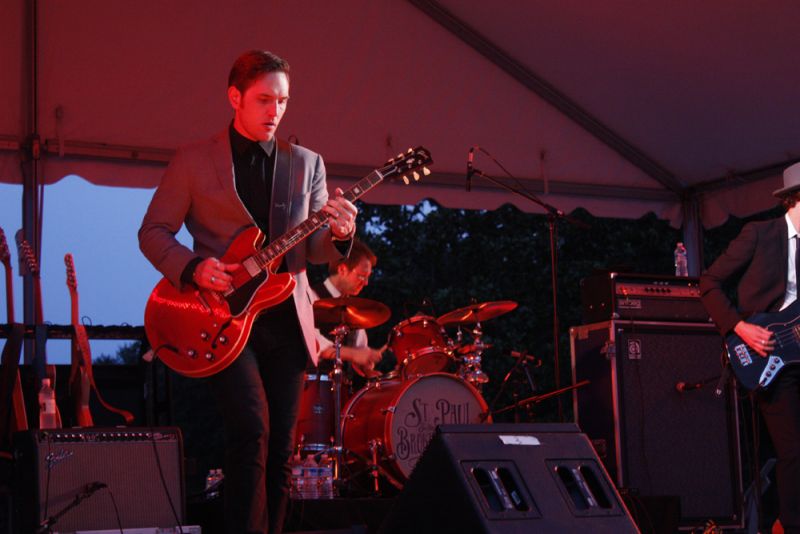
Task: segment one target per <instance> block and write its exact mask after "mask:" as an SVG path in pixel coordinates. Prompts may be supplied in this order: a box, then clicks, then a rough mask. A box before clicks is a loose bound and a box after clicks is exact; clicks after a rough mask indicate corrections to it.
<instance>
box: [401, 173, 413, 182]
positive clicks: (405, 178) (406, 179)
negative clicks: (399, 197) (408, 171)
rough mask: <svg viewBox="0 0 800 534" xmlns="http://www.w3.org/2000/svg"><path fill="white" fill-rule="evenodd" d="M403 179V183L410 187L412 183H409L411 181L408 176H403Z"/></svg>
mask: <svg viewBox="0 0 800 534" xmlns="http://www.w3.org/2000/svg"><path fill="white" fill-rule="evenodd" d="M402 178H403V183H404V184H406V185H408V184H410V183H411V182H409V180H408V176H406V175H405V174H404V175H403V176H402Z"/></svg>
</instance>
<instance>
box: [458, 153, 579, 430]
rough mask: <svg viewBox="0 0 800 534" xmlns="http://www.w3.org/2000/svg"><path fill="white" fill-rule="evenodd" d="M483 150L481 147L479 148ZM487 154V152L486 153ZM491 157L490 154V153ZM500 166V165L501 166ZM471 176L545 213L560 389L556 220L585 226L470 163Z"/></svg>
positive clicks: (560, 414)
mask: <svg viewBox="0 0 800 534" xmlns="http://www.w3.org/2000/svg"><path fill="white" fill-rule="evenodd" d="M481 150H482V151H483V149H481ZM484 152H485V151H484ZM487 154H488V153H487ZM490 157H491V155H490ZM501 167H502V166H501ZM472 176H480V177H481V178H484V179H486V180H488V181H490V182H492V183H493V184H495V185H498V186H500V187H502V188H503V189H506V190H508V191H511V192H512V193H514V194H515V195H519V196H521V197H522V198H525V199H528V200H530V201H531V202H533V203H535V204H538V205H539V206H541V207H542V208H544V210H545V212H546V213H547V224H548V226H549V228H550V273H551V276H550V285H551V287H552V293H553V295H552V299H553V373H554V374H555V385H556V390H559V389H561V366H560V364H559V350H558V344H559V343H558V337H559V336H558V333H559V330H560V328H561V327H560V325H559V321H558V271H557V267H558V252H557V249H556V221H557V220H558V219H564V220H566V221H569V222H570V223H572V224H575V225H578V226H586V225H585V224H584V223H582V222H580V221H577V220H575V219H574V218H572V217H570V216H569V215H567V214H565V213H564V212H563V211H561V210H560V209H558V208H556V207H555V206H552V205H550V204H548V203H547V202H545V201H543V200H542V199H540V198H539V197H537V196H536V195H534V194H533V193H530V192H528V191H524V190H522V189H519V188H516V187H514V186H511V185H509V184H506V183H504V182H501V181H500V180H498V179H497V178H495V177H493V176H490V175H488V174H486V173H484V172H483V171H481V170H480V169H478V168H476V167H474V166H472V165H470V166H469V168H468V172H467V183H469V182H470V180H471V179H472ZM557 400H558V420H559V421H562V422H563V421H564V408H563V403H562V401H561V397H558V399H557Z"/></svg>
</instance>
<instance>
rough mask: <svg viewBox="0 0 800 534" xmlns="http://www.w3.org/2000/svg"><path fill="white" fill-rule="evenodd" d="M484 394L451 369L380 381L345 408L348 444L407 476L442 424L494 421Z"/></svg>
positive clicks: (395, 473)
mask: <svg viewBox="0 0 800 534" xmlns="http://www.w3.org/2000/svg"><path fill="white" fill-rule="evenodd" d="M487 411H488V408H487V406H486V402H485V401H484V400H483V397H482V396H481V394H480V392H478V390H477V389H475V388H474V387H473V386H472V385H470V384H468V383H467V382H465V381H464V380H462V379H460V378H458V377H457V376H453V375H450V374H447V373H433V374H429V375H425V376H420V377H416V378H413V379H411V380H399V379H396V378H395V379H391V380H381V381H378V382H375V383H373V384H370V385H368V386H367V387H366V388H364V389H362V390H360V391H359V392H357V393H356V394H355V396H353V398H352V399H351V400H350V402H349V403H348V404H347V407H346V408H345V411H344V416H343V418H342V434H343V442H344V447H345V448H346V449H349V450H351V451H353V452H355V453H357V454H358V455H360V456H362V457H363V458H366V459H368V460H369V459H371V458H372V457H373V454H372V449H373V448H374V449H376V451H377V459H378V462H377V463H378V465H379V466H380V467H382V468H384V469H385V470H386V471H388V472H389V474H391V475H392V476H394V477H396V478H397V479H399V480H401V481H405V480H407V479H408V476H409V475H410V474H411V471H412V470H413V469H414V466H415V465H416V464H417V461H418V460H419V457H420V456H421V455H422V452H423V451H424V450H425V447H426V446H427V445H428V442H429V441H430V439H431V438H432V437H433V433H434V431H435V430H436V426H437V425H447V424H470V423H472V424H474V423H482V422H490V419H488V418H485V417H484V414H485V413H486V412H487Z"/></svg>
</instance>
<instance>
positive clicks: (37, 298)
mask: <svg viewBox="0 0 800 534" xmlns="http://www.w3.org/2000/svg"><path fill="white" fill-rule="evenodd" d="M17 249H18V251H19V257H20V263H21V264H22V265H24V266H25V268H26V269H27V270H28V273H29V274H30V275H31V279H32V280H33V300H34V317H35V321H36V326H37V327H42V326H43V325H44V307H43V306H42V278H41V272H40V271H39V262H38V260H37V259H36V254H35V253H34V252H33V247H31V245H30V243H28V241H27V240H25V238H23V237H22V234H21V232H18V233H17ZM37 330H38V329H37ZM42 332H44V333H46V331H42ZM46 343H47V336H46V335H41V336H40V335H39V332H38V331H37V333H36V335H35V336H34V361H35V362H38V366H40V367H38V368H39V369H43V370H44V371H43V372H42V371H41V370H40V371H38V372H37V379H38V382H39V384H38V387H41V378H43V377H46V378H49V379H50V385H51V387H52V388H53V391H56V366H55V365H47V353H46V349H45V347H46ZM37 391H38V390H37ZM56 426H57V427H58V428H61V411H60V410H59V408H58V405H56Z"/></svg>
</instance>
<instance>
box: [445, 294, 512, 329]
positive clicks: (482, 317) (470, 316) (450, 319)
mask: <svg viewBox="0 0 800 534" xmlns="http://www.w3.org/2000/svg"><path fill="white" fill-rule="evenodd" d="M516 307H517V303H516V302H514V301H513V300H496V301H494V302H481V303H480V304H471V305H469V306H465V307H463V308H459V309H457V310H453V311H451V312H448V313H445V314H444V315H442V316H441V317H439V318H438V319H437V321H438V322H439V324H441V325H447V324H464V323H478V322H483V321H488V320H489V319H494V318H495V317H499V316H501V315H503V314H506V313H508V312H510V311H511V310H513V309H514V308H516Z"/></svg>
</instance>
